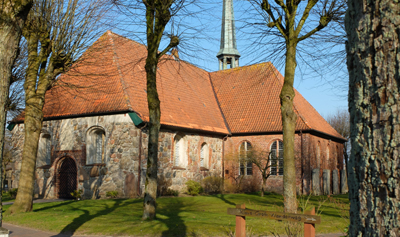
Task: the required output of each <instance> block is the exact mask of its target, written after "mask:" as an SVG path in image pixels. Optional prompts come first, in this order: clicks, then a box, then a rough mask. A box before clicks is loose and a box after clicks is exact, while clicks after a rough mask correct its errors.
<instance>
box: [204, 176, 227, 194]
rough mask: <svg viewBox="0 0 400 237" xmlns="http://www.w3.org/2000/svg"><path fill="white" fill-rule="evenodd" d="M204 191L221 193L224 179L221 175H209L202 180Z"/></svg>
mask: <svg viewBox="0 0 400 237" xmlns="http://www.w3.org/2000/svg"><path fill="white" fill-rule="evenodd" d="M201 183H202V185H203V187H204V192H206V193H221V192H222V183H223V179H222V178H221V177H216V176H209V177H206V178H204V179H203V180H202V181H201Z"/></svg>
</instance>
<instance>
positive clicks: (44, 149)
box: [37, 133, 51, 167]
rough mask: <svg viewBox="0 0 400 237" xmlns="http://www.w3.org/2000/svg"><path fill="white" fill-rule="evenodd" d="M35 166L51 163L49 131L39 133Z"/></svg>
mask: <svg viewBox="0 0 400 237" xmlns="http://www.w3.org/2000/svg"><path fill="white" fill-rule="evenodd" d="M37 153H38V154H37V166H38V167H40V166H44V165H51V136H50V134H49V133H42V134H40V138H39V147H38V152H37Z"/></svg>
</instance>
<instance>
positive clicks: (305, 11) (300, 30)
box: [250, 0, 345, 213]
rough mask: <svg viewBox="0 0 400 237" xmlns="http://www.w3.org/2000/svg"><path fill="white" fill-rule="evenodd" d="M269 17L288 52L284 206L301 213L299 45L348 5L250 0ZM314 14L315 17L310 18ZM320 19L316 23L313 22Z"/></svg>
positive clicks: (329, 1) (283, 98) (283, 95)
mask: <svg viewBox="0 0 400 237" xmlns="http://www.w3.org/2000/svg"><path fill="white" fill-rule="evenodd" d="M250 2H252V3H254V5H256V6H257V7H259V8H260V13H261V14H263V15H265V17H264V18H265V20H266V21H267V26H268V27H269V28H270V31H269V33H270V34H275V35H279V36H281V37H282V38H283V45H284V46H283V47H281V49H280V50H285V52H286V53H285V79H284V84H283V87H282V90H281V94H280V100H281V115H282V126H283V146H284V154H283V162H284V168H283V172H284V176H283V183H284V190H283V195H284V206H285V212H292V213H296V212H297V199H296V175H295V174H296V166H295V153H294V136H295V126H296V120H297V115H296V113H295V111H294V108H293V99H294V96H295V92H294V89H293V83H294V75H295V70H296V66H297V62H296V55H297V46H298V44H299V43H300V42H301V41H303V40H305V39H308V38H310V37H312V36H314V35H316V34H317V32H319V31H321V30H322V29H324V28H325V27H326V26H327V25H328V24H329V23H331V22H334V21H337V20H339V19H340V17H341V16H343V14H344V10H345V4H344V1H342V0H323V1H318V0H309V1H307V2H305V1H298V0H288V1H286V2H285V1H283V0H275V1H272V0H262V1H261V0H250ZM310 14H311V15H312V16H310ZM315 18H317V19H318V23H317V24H315V22H313V20H315Z"/></svg>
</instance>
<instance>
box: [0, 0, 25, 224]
mask: <svg viewBox="0 0 400 237" xmlns="http://www.w3.org/2000/svg"><path fill="white" fill-rule="evenodd" d="M31 6H32V1H29V0H22V1H11V0H10V1H3V2H2V3H0V7H1V9H0V52H1V55H0V70H1V73H0V108H1V111H0V164H2V163H3V150H4V133H5V123H6V112H7V111H6V106H7V101H8V93H9V87H10V78H11V72H12V67H13V65H14V62H15V59H16V58H17V55H18V45H19V41H20V39H21V33H22V32H21V28H22V27H23V25H24V22H25V20H26V17H27V15H28V13H29V10H30V8H31ZM0 170H2V169H0ZM0 177H2V175H1V171H0ZM2 183H3V182H2V181H1V180H0V184H2ZM2 188H3V186H2V185H1V186H0V226H1V225H2V219H3V218H2V212H3V211H2V205H1V197H2Z"/></svg>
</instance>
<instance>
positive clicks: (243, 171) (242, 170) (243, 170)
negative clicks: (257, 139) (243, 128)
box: [239, 141, 253, 175]
mask: <svg viewBox="0 0 400 237" xmlns="http://www.w3.org/2000/svg"><path fill="white" fill-rule="evenodd" d="M242 146H243V147H244V153H243V155H244V157H242V153H241V152H242V151H241V149H242ZM251 149H252V146H251V143H250V142H248V141H244V142H242V143H240V146H239V175H253V163H251V162H247V163H246V166H245V164H243V162H241V160H242V159H245V160H246V159H247V154H248V152H250V151H251ZM249 171H250V172H249Z"/></svg>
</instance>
